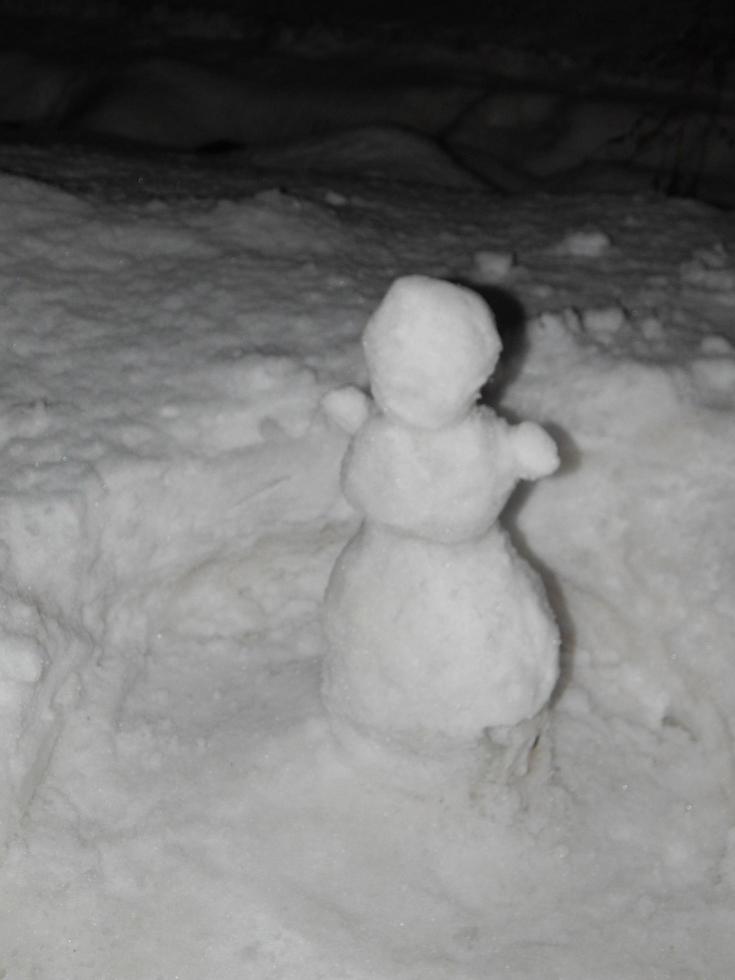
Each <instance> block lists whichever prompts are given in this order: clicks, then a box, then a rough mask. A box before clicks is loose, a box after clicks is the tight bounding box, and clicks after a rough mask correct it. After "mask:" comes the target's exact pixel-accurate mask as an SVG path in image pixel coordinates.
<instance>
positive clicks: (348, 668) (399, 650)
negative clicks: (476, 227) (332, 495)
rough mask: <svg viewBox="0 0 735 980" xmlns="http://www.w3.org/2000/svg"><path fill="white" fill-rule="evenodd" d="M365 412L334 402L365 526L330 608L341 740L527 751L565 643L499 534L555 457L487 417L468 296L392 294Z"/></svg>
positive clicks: (534, 435)
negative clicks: (518, 495) (508, 511)
mask: <svg viewBox="0 0 735 980" xmlns="http://www.w3.org/2000/svg"><path fill="white" fill-rule="evenodd" d="M363 347H364V352H365V357H366V361H367V366H368V371H369V376H370V383H371V392H372V398H369V397H368V396H367V395H366V394H365V393H364V392H362V391H360V390H359V389H357V388H353V387H348V388H343V389H338V390H337V391H333V392H331V393H330V394H329V395H327V396H326V398H325V399H324V407H325V410H326V412H327V413H328V415H329V416H331V418H332V419H333V420H334V421H336V422H337V423H338V424H339V425H340V426H341V427H342V428H343V429H344V430H345V431H347V432H348V433H349V434H350V435H351V436H352V438H351V442H350V445H349V448H348V451H347V453H346V456H345V459H344V463H343V468H342V488H343V490H344V494H345V496H346V498H347V500H348V501H349V502H350V503H351V504H352V505H353V507H355V508H356V510H357V511H358V512H359V513H360V514H362V515H363V522H362V524H361V526H360V528H359V530H358V532H357V534H356V535H355V537H354V538H352V540H351V541H350V542H349V543H348V544H347V546H346V547H345V549H344V551H343V552H342V554H341V555H340V556H339V558H338V559H337V562H336V564H335V566H334V569H333V571H332V575H331V577H330V580H329V584H328V586H327V591H326V595H325V600H324V628H325V635H326V639H327V654H326V657H325V662H324V672H323V698H324V702H325V705H326V707H327V710H328V712H329V715H330V718H331V720H332V722H333V725H334V727H335V728H336V729H337V730H338V731H340V732H342V733H346V732H349V733H350V736H353V735H354V736H357V737H358V738H362V739H367V740H369V741H371V742H373V743H383V744H384V745H387V746H389V747H391V748H393V749H398V750H401V751H408V752H410V753H423V754H424V755H427V754H428V755H432V754H434V755H436V754H437V753H438V754H441V753H443V752H446V751H449V750H454V749H458V748H459V749H461V748H462V747H463V746H473V745H477V744H478V742H482V741H485V742H487V741H488V740H489V742H490V743H494V744H495V745H498V746H505V747H507V746H509V745H510V746H514V748H513V752H515V754H516V756H517V755H518V751H517V750H518V746H519V745H521V746H522V747H523V751H524V752H525V754H526V755H527V750H528V747H529V746H530V744H531V742H532V741H533V740H534V738H535V737H536V733H537V732H538V725H539V719H540V718H541V717H542V715H543V709H544V707H545V705H546V703H547V701H548V699H549V696H550V694H551V692H552V689H553V688H554V685H555V683H556V680H557V677H558V669H559V668H558V662H559V633H558V630H557V626H556V623H555V620H554V617H553V615H552V613H551V610H550V608H549V605H548V603H547V600H546V596H545V594H544V589H543V586H542V583H541V581H540V579H539V578H538V576H537V575H536V574H535V572H534V571H533V570H532V569H531V568H530V567H529V566H528V565H527V564H526V562H525V561H523V560H522V559H521V558H520V557H519V555H518V554H517V553H516V551H515V550H514V548H513V546H512V544H511V542H510V540H509V539H508V536H507V534H506V533H505V532H504V531H503V529H502V528H501V527H500V526H499V525H498V524H497V519H498V516H499V514H500V512H501V510H502V509H503V507H504V505H505V503H506V501H507V500H508V497H509V496H510V494H511V492H512V491H513V489H514V487H515V486H516V484H517V483H518V481H519V480H536V479H539V478H540V477H543V476H546V475H548V474H550V473H553V472H554V470H555V469H556V468H557V466H558V463H559V459H558V455H557V451H556V446H555V444H554V442H553V440H552V439H551V438H550V437H549V435H548V434H547V433H546V432H545V431H544V430H543V429H542V428H541V427H540V426H538V425H536V424H534V423H532V422H523V423H521V424H520V425H510V424H509V423H507V422H506V421H505V420H503V419H501V418H499V417H498V416H497V415H496V414H495V413H494V412H493V411H492V410H490V409H489V408H487V407H484V406H480V405H478V404H477V399H478V392H479V389H480V387H481V386H482V385H483V383H484V382H485V381H486V380H487V378H488V377H489V376H490V374H491V373H492V371H493V368H494V367H495V364H496V362H497V360H498V356H499V354H500V349H501V343H500V339H499V337H498V334H497V331H496V329H495V324H494V321H493V317H492V314H491V312H490V310H489V309H488V307H487V305H486V304H485V303H484V301H483V300H482V299H481V298H480V297H479V296H478V295H477V294H476V293H474V292H473V291H471V290H469V289H465V288H462V287H459V286H455V285H452V284H450V283H447V282H444V281H441V280H435V279H430V278H427V277H424V276H407V277H405V278H401V279H398V280H396V281H395V282H394V283H393V285H392V286H391V288H390V289H389V291H388V293H387V295H386V296H385V298H384V300H383V302H382V303H381V305H380V306H379V307H378V309H377V311H376V312H375V313H374V314H373V316H372V317H371V319H370V320H369V322H368V324H367V327H366V329H365V333H364V335H363Z"/></svg>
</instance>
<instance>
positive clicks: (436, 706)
mask: <svg viewBox="0 0 735 980" xmlns="http://www.w3.org/2000/svg"><path fill="white" fill-rule="evenodd" d="M324 622H325V629H326V633H327V637H328V639H329V642H330V649H331V651H332V652H331V654H330V655H329V656H328V657H327V660H326V663H325V675H324V686H323V691H324V698H325V702H326V704H327V706H328V708H329V709H330V712H331V713H332V714H333V715H334V716H336V717H337V718H339V719H342V720H344V721H345V722H346V723H348V724H351V725H353V726H355V727H356V728H358V730H362V731H366V732H370V733H372V734H374V735H375V736H377V737H381V736H382V737H383V738H385V739H388V740H391V741H393V742H397V743H398V744H403V745H405V746H406V747H407V748H409V749H412V750H418V751H423V750H426V749H429V750H431V749H433V747H434V746H436V745H440V744H442V742H443V741H446V742H447V743H449V744H451V743H452V742H454V741H460V742H462V741H467V742H471V741H473V740H475V739H478V738H479V737H480V736H481V735H482V733H483V730H484V729H486V728H488V727H495V726H506V725H515V724H518V723H519V722H521V721H523V720H525V719H529V718H532V717H533V716H534V715H535V714H536V713H537V712H538V711H539V710H540V709H541V708H542V707H543V705H544V704H545V703H546V701H547V699H548V697H549V695H550V694H551V691H552V689H553V687H554V684H555V683H556V678H557V672H558V667H557V660H558V634H557V631H556V626H555V623H554V619H553V617H552V616H551V614H550V612H549V611H548V607H547V605H546V600H545V598H544V595H543V589H542V587H541V584H540V582H539V581H538V579H537V577H536V576H535V575H534V574H533V573H532V571H531V569H530V568H529V567H528V566H527V565H526V564H525V562H523V561H521V560H520V559H519V558H518V556H517V555H515V554H514V553H513V552H512V549H511V548H510V545H509V544H508V542H507V539H506V537H505V535H504V534H503V533H502V532H501V531H499V530H497V529H495V530H493V532H491V533H490V534H489V535H486V536H485V537H484V538H483V539H482V540H481V542H475V541H471V542H468V543H467V544H465V545H456V546H455V547H454V548H452V549H451V550H450V549H447V548H446V547H445V546H444V545H441V544H432V543H431V542H428V541H422V540H419V539H416V538H411V537H407V536H405V535H400V534H399V535H396V534H394V533H393V532H391V531H388V530H383V529H380V528H378V527H377V526H375V525H366V526H365V527H364V528H363V530H362V532H361V533H360V534H359V535H358V536H357V537H356V538H354V539H353V541H352V543H351V544H350V545H349V546H348V548H347V549H346V550H345V551H344V552H343V553H342V556H341V557H340V559H339V561H338V562H337V564H336V565H335V568H334V571H333V573H332V578H331V580H330V584H329V589H328V590H327V596H326V600H325V619H324Z"/></svg>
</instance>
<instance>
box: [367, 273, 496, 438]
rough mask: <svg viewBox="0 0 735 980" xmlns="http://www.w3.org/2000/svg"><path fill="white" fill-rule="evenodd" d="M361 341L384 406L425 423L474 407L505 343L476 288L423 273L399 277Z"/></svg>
mask: <svg viewBox="0 0 735 980" xmlns="http://www.w3.org/2000/svg"><path fill="white" fill-rule="evenodd" d="M363 345H364V349H365V357H366V359H367V364H368V370H369V372H370V378H371V382H372V393H373V397H374V399H375V401H376V403H377V404H378V406H379V407H380V408H381V409H382V410H383V412H385V414H386V415H388V416H390V417H392V418H395V419H398V420H400V421H401V422H404V423H406V424H408V425H414V426H418V427H419V428H427V429H433V428H439V427H441V426H444V425H449V424H451V423H452V422H454V421H456V420H458V419H460V418H461V417H462V416H463V415H464V414H465V413H466V412H467V411H468V409H469V408H470V406H471V405H472V403H473V402H474V400H475V398H476V396H477V392H478V391H479V389H480V387H481V386H482V384H483V382H484V381H485V380H486V379H487V378H488V377H489V375H490V374H491V373H492V370H493V368H494V366H495V364H496V362H497V359H498V356H499V354H500V348H501V344H500V338H499V337H498V334H497V331H496V329H495V322H494V320H493V316H492V313H491V312H490V310H489V308H488V306H487V304H486V303H485V302H484V301H483V300H482V299H481V298H480V297H479V296H478V295H477V294H476V293H474V292H472V290H469V289H464V288H463V287H461V286H455V285H452V284H451V283H448V282H443V281H441V280H437V279H429V278H427V277H424V276H406V277H405V278H402V279H397V280H396V281H395V282H394V283H393V285H392V286H391V288H390V289H389V290H388V292H387V294H386V296H385V298H384V300H383V302H382V303H381V304H380V306H379V307H378V309H377V310H376V312H375V313H374V314H373V316H372V317H371V318H370V320H369V322H368V324H367V327H366V328H365V333H364V336H363Z"/></svg>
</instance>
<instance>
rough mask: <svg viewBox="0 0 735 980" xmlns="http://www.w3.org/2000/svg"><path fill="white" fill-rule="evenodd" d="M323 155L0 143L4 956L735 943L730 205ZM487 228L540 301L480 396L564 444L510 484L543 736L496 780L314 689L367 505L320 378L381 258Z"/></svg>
mask: <svg viewBox="0 0 735 980" xmlns="http://www.w3.org/2000/svg"><path fill="white" fill-rule="evenodd" d="M338 190H339V194H337V193H336V189H335V188H334V187H332V188H329V189H327V190H325V188H324V187H323V186H318V185H314V186H313V187H311V188H310V193H309V197H310V200H309V201H307V200H305V199H304V200H300V199H296V198H294V197H290V196H288V195H285V194H283V193H279V192H276V191H270V192H268V193H266V194H262V195H260V196H258V197H255V198H252V199H249V200H247V201H241V202H227V201H221V202H219V203H215V202H214V201H213V200H210V201H204V200H200V201H185V202H179V203H176V204H166V203H163V202H160V201H159V202H149V203H128V204H125V203H121V204H111V203H108V202H105V201H104V200H103V199H102V198H101V197H99V196H98V197H96V198H95V197H91V196H90V197H89V198H86V199H77V198H72V197H70V196H67V195H64V194H61V193H59V192H57V191H54V190H50V189H48V188H43V187H41V186H39V185H34V184H31V183H30V182H26V181H22V180H13V179H9V178H4V179H2V180H0V219H1V221H0V226H1V227H2V229H3V232H2V236H1V240H0V249H1V250H2V259H3V261H2V268H1V269H0V285H1V287H2V296H3V309H2V317H1V318H0V335H1V336H2V341H3V351H4V353H3V362H2V368H1V370H2V382H3V383H2V387H1V388H0V542H2V543H1V545H0V588H2V593H1V594H0V600H1V601H2V610H3V613H2V617H1V618H0V631H1V635H0V642H1V644H2V646H1V647H0V651H1V654H2V656H0V694H1V695H2V703H1V704H0V718H1V719H2V721H1V724H2V735H3V738H4V744H5V745H6V746H8V747H9V748H8V751H7V753H6V755H5V757H4V760H3V767H4V768H3V771H2V780H3V782H2V786H1V787H0V803H1V804H2V813H3V820H4V830H3V833H4V835H5V837H6V838H7V847H6V852H5V859H4V865H3V881H2V891H3V907H4V909H5V910H6V911H5V914H4V915H3V917H2V920H1V921H0V950H2V953H1V954H0V972H2V971H3V970H4V971H5V972H6V973H7V975H8V976H13V977H19V978H22V980H25V978H26V977H30V976H35V977H38V978H44V980H45V978H49V980H51V978H52V977H53V978H54V980H57V978H64V980H67V978H68V980H72V978H74V980H98V978H99V977H102V976H105V975H114V976H115V977H116V980H128V978H129V980H134V978H135V980H139V978H140V977H148V976H155V975H159V974H160V975H177V974H178V976H180V977H182V978H186V980H200V978H201V977H207V976H216V977H222V978H223V980H224V978H228V980H229V978H236V977H237V978H239V977H242V976H243V975H248V976H253V977H257V978H261V977H269V976H276V975H279V976H282V977H284V978H287V980H297V978H298V980H316V978H318V977H323V976H329V977H335V976H339V977H344V978H350V980H368V978H370V980H377V978H380V980H383V978H385V980H388V978H390V980H418V978H421V980H445V978H446V977H448V976H449V977H452V978H457V980H459V978H462V980H478V978H481V977H482V978H485V977H488V976H496V975H499V974H501V973H502V974H504V975H506V976H509V977H513V978H516V980H530V978H536V977H538V976H540V975H544V976H547V975H548V976H550V975H557V976H562V977H564V978H565V980H589V978H590V977H595V978H596V980H603V978H610V980H619V978H620V977H621V976H624V977H626V980H628V978H629V980H638V978H643V977H646V978H651V977H656V978H661V980H663V978H665V977H670V976H672V975H676V974H677V973H678V974H679V975H681V976H706V977H726V976H728V975H729V970H730V968H731V962H732V935H731V933H732V906H733V887H734V886H735V877H734V875H733V867H734V864H733V854H734V853H735V848H734V847H733V834H732V826H733V800H732V786H733V785H734V784H735V781H734V779H733V761H732V760H733V732H732V722H731V718H732V714H733V701H735V695H734V693H733V692H734V691H735V676H734V672H735V661H733V657H732V635H733V625H734V624H733V613H732V610H731V603H730V597H731V595H732V591H733V586H734V585H735V568H734V567H733V562H732V556H733V554H735V540H734V537H735V527H734V526H733V522H732V503H731V501H732V492H731V487H732V474H733V471H734V470H735V458H734V453H735V449H734V448H733V447H735V439H734V438H733V435H734V433H733V425H734V422H733V420H734V419H735V391H734V390H733V385H732V377H733V371H732V367H733V356H732V346H731V344H732V339H733V338H732V327H731V311H732V288H731V280H730V279H729V278H728V270H730V268H731V266H732V261H731V247H730V243H728V241H726V240H724V238H723V227H724V225H718V223H717V219H716V216H714V214H713V213H711V212H708V211H706V210H705V209H702V208H696V207H693V206H691V205H686V206H685V205H674V204H666V205H663V204H651V203H649V202H646V201H644V200H636V201H634V202H632V203H625V204H621V203H620V202H614V201H612V200H611V199H599V200H597V199H586V200H580V201H577V200H574V199H568V200H564V201H559V202H557V203H554V202H553V200H551V199H549V198H543V199H529V200H524V201H522V202H511V203H506V204H504V203H503V202H499V201H497V200H495V199H491V198H479V197H471V195H469V194H468V195H465V194H464V192H463V194H461V195H456V196H451V197H443V196H442V195H441V194H440V193H439V192H432V194H431V195H429V196H428V197H427V194H426V192H425V190H422V191H421V192H420V193H418V192H417V193H416V194H415V195H409V194H406V196H405V197H401V198H398V197H392V198H391V197H381V196H380V194H379V193H377V192H375V191H370V190H368V189H367V188H365V187H360V188H359V190H356V187H355V185H352V186H349V185H340V187H339V188H338ZM213 191H216V188H213ZM672 229H673V230H674V231H675V232H676V233H675V234H674V233H673V231H672ZM579 230H582V232H583V238H582V239H580V238H575V237H574V236H575V234H577V232H578V231H579ZM584 236H587V237H586V238H585V237H584ZM590 236H591V237H590ZM595 236H596V237H595ZM580 241H582V247H576V248H572V249H569V247H568V246H569V243H570V242H576V243H577V245H579V242H580ZM595 241H596V242H598V243H599V242H602V243H604V247H603V248H596V247H590V242H593V243H594V242H595ZM559 242H561V243H566V246H567V247H566V248H565V249H562V250H561V251H560V249H559ZM702 249H705V251H704V252H703V251H702ZM480 253H486V254H496V255H515V256H516V261H515V262H513V263H511V264H510V265H509V267H507V268H505V267H504V269H503V285H504V286H505V287H507V288H508V289H509V290H511V291H512V292H513V293H514V294H516V295H517V296H518V297H519V298H521V299H522V300H523V302H524V303H525V304H527V307H528V314H529V321H530V322H529V328H528V337H527V341H528V343H527V348H528V353H527V357H526V359H525V361H523V363H522V364H521V365H520V370H519V372H518V374H517V376H516V377H515V378H514V380H513V382H512V384H509V385H508V386H507V388H506V389H505V391H506V394H505V396H504V403H503V405H502V406H501V407H502V409H503V410H504V411H508V412H509V413H512V414H514V415H516V416H519V417H523V418H533V419H536V420H537V421H539V422H541V423H542V424H544V425H545V426H548V427H549V429H550V431H551V432H552V434H553V435H554V438H555V441H556V442H557V443H558V444H559V446H560V447H561V455H562V469H561V471H560V473H559V474H558V475H556V476H554V477H552V478H549V479H548V480H546V481H544V483H543V484H542V485H540V486H538V487H536V488H534V489H533V490H532V491H531V492H528V493H525V494H521V495H520V496H516V497H515V498H514V499H513V500H512V501H511V503H510V506H509V508H508V509H507V510H506V514H505V519H506V523H507V525H508V526H509V527H510V530H511V533H512V535H513V540H514V543H515V545H516V547H517V548H518V549H519V550H520V551H521V552H522V553H523V554H524V555H526V556H527V557H528V558H529V560H530V561H531V562H532V564H533V565H534V566H535V567H536V568H537V569H538V570H539V571H540V573H541V574H542V576H543V578H544V582H545V585H546V588H547V592H548V594H549V596H550V599H551V601H552V604H553V606H554V609H555V611H556V613H557V616H558V618H559V621H560V625H561V627H562V632H563V636H564V678H563V684H562V687H561V688H560V690H559V691H558V692H557V693H558V696H557V698H556V701H555V704H554V706H553V710H552V715H551V717H552V722H551V728H550V740H549V742H548V748H547V749H545V751H544V754H543V755H541V756H540V757H539V758H538V759H537V760H536V764H535V765H534V766H533V767H532V770H531V775H530V778H529V779H528V780H527V781H526V782H524V783H523V784H522V785H521V786H517V787H514V788H512V789H509V788H507V787H506V788H498V787H497V786H493V784H492V782H491V781H488V780H487V779H484V778H483V777H482V774H481V773H480V774H477V773H476V774H475V775H474V777H473V778H469V777H468V774H467V773H466V772H464V771H457V772H456V773H452V774H451V775H449V776H448V777H446V778H445V779H444V780H443V781H442V782H440V783H439V784H437V782H436V781H434V782H432V781H431V780H430V779H427V780H425V781H424V782H423V783H422V782H421V781H420V780H418V779H416V778H415V776H416V774H413V773H410V772H409V773H407V772H405V771H402V772H399V771H386V767H385V765H384V760H383V761H382V762H381V760H380V759H376V758H371V757H367V758H363V759H360V760H359V761H358V762H356V761H355V759H347V758H346V757H345V756H344V755H343V754H342V753H341V752H340V750H339V749H338V748H337V747H336V746H335V745H334V743H333V741H332V740H331V738H330V735H329V730H328V726H327V724H326V721H325V718H324V711H323V707H322V704H321V702H320V698H319V675H320V666H321V661H322V657H323V653H324V640H323V636H322V633H321V627H320V620H319V616H320V605H321V599H322V594H323V590H324V587H325V585H326V581H327V576H328V573H329V570H330V568H331V566H332V564H333V562H334V560H335V557H336V555H337V554H338V552H339V550H340V549H341V547H342V546H343V545H344V544H345V542H346V541H347V540H348V538H349V537H350V535H351V534H352V533H353V532H354V530H355V526H356V523H357V518H356V515H354V514H352V513H351V512H350V510H349V508H348V507H347V505H346V504H345V502H344V501H343V500H342V499H341V497H340V494H339V490H338V466H339V461H340V459H341V457H342V455H343V453H344V450H345V438H344V436H343V435H342V434H340V433H338V432H337V431H336V428H333V427H331V426H330V425H329V424H327V422H326V420H325V419H324V418H323V417H322V415H321V413H320V411H319V407H318V406H319V402H320V398H321V396H322V394H323V393H324V391H326V390H328V389H330V388H332V387H334V386H335V385H336V384H346V383H351V384H358V385H359V384H361V383H363V382H364V381H365V377H364V372H363V368H362V362H361V356H360V353H359V348H358V344H357V341H358V337H359V335H360V333H361V331H362V328H363V327H364V324H365V321H366V319H367V317H368V315H369V313H370V312H371V310H372V309H373V308H374V306H375V303H376V301H377V299H378V298H379V296H380V295H382V293H383V292H384V290H385V288H386V287H387V285H388V283H389V282H390V281H391V280H392V279H393V278H395V277H396V275H400V274H405V273H409V272H414V273H415V272H420V273H423V274H427V275H443V274H444V275H446V274H451V273H456V271H457V270H458V269H462V268H465V269H467V268H469V267H470V266H472V265H473V263H474V264H475V271H476V272H478V273H482V271H483V269H482V268H477V263H476V262H475V259H474V256H477V255H478V254H480ZM562 253H563V254H562ZM480 265H482V263H480ZM712 273H714V275H712ZM502 309H503V307H502V306H501V305H500V304H499V303H498V311H499V312H498V316H500V313H501V312H502ZM506 326H507V324H506ZM348 409H349V406H348ZM350 412H351V409H349V411H348V414H350ZM21 814H22V816H23V819H22V820H19V817H20V816H21Z"/></svg>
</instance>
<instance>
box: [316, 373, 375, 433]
mask: <svg viewBox="0 0 735 980" xmlns="http://www.w3.org/2000/svg"><path fill="white" fill-rule="evenodd" d="M371 405H372V402H371V400H370V398H369V397H368V395H366V394H365V392H364V391H362V390H361V389H360V388H356V387H355V386H354V385H345V387H343V388H336V389H335V390H334V391H330V392H328V393H327V394H326V395H325V396H324V397H323V398H322V408H323V409H324V411H325V412H326V414H327V415H328V416H329V418H330V419H331V420H332V421H333V422H336V424H337V425H338V426H339V427H340V429H342V430H343V431H344V432H346V433H348V435H351V436H352V435H354V434H355V433H356V432H357V430H358V429H359V428H360V427H361V426H363V425H364V424H365V422H366V421H367V419H368V417H369V415H370V409H371Z"/></svg>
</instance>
